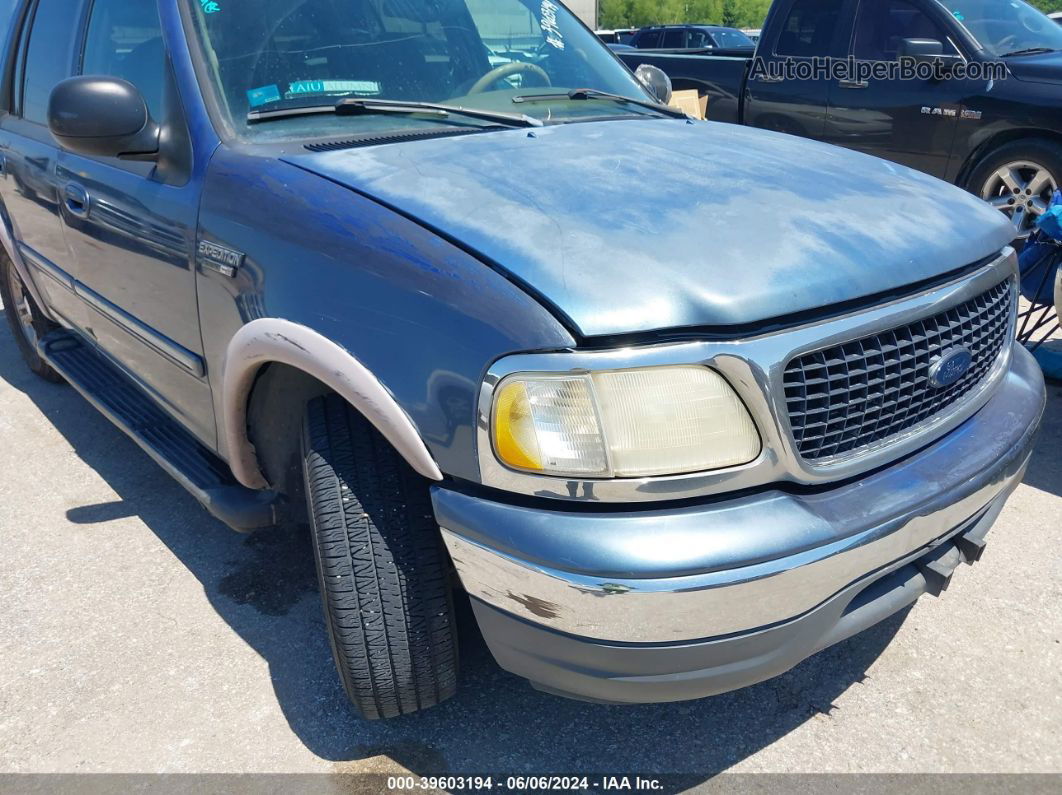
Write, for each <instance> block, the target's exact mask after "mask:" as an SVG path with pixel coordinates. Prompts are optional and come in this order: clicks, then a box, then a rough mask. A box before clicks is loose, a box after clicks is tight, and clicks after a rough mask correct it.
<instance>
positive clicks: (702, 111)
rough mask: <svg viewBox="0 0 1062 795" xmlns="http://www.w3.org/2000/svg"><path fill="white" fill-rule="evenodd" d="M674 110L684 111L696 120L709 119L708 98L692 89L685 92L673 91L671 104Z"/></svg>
mask: <svg viewBox="0 0 1062 795" xmlns="http://www.w3.org/2000/svg"><path fill="white" fill-rule="evenodd" d="M668 104H669V105H671V107H673V108H677V109H679V110H681V111H684V112H685V113H687V114H688V115H690V116H692V117H693V118H695V119H707V118H708V96H707V95H705V96H703V97H702V96H701V95H700V94H699V93H698V91H697V90H696V89H693V88H690V89H685V90H683V91H673V92H672V93H671V102H669V103H668Z"/></svg>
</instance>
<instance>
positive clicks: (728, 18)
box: [598, 0, 1062, 30]
mask: <svg viewBox="0 0 1062 795" xmlns="http://www.w3.org/2000/svg"><path fill="white" fill-rule="evenodd" d="M598 2H599V6H598V8H599V13H598V26H599V27H601V28H604V29H607V30H612V29H615V28H640V27H644V26H645V25H669V24H674V23H678V22H701V23H706V24H709V23H710V24H713V25H726V26H727V27H731V28H758V27H761V26H762V25H763V20H764V19H765V18H766V16H767V9H768V8H770V7H771V0H598ZM1029 2H1030V3H1031V4H1032V5H1034V6H1036V7H1037V8H1039V9H1040V10H1042V11H1045V12H1047V13H1051V12H1054V11H1062V0H1029Z"/></svg>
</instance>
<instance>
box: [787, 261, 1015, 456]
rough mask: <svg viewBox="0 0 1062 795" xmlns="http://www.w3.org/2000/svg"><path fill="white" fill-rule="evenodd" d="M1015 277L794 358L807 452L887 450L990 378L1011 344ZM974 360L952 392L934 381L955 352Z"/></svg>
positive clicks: (796, 406) (793, 383)
mask: <svg viewBox="0 0 1062 795" xmlns="http://www.w3.org/2000/svg"><path fill="white" fill-rule="evenodd" d="M1013 301H1014V297H1013V289H1012V282H1011V280H1010V279H1008V280H1006V281H1004V282H1001V283H1000V284H998V285H996V286H995V287H993V288H992V289H990V290H988V291H986V292H984V293H982V294H981V295H979V296H977V297H976V298H973V299H971V300H969V301H967V302H966V303H964V304H960V305H959V306H956V307H954V308H952V309H949V310H947V311H946V312H941V313H940V314H939V315H934V316H933V317H928V318H925V319H923V320H919V321H916V322H914V323H911V324H910V325H907V326H901V327H899V328H894V329H891V330H889V331H885V332H882V333H880V334H874V335H872V336H869V337H863V338H862V339H858V340H852V341H851V342H846V343H845V344H843V345H837V346H835V347H832V348H827V349H825V350H821V351H816V352H814V353H808V354H805V355H803V356H800V357H798V358H796V359H793V360H792V361H791V362H789V364H788V365H786V368H785V378H784V385H785V398H786V404H787V409H788V411H789V423H790V426H791V427H792V430H793V438H794V440H795V442H796V446H797V449H798V450H799V451H800V454H801V455H802V456H803V457H804V458H805V459H807V460H811V461H819V462H821V461H823V460H824V459H829V458H833V457H836V456H847V455H853V454H858V453H859V452H860V451H862V450H864V449H866V448H870V447H878V446H881V445H882V444H888V442H889V440H890V439H892V437H894V436H896V435H897V434H900V433H902V432H903V431H906V430H908V429H909V428H913V427H914V426H916V425H918V424H919V423H921V422H924V421H925V420H928V419H930V418H932V417H934V416H935V415H937V414H940V413H941V412H945V411H947V410H948V409H949V408H950V407H952V406H954V405H955V404H956V403H958V402H959V401H960V400H961V399H962V398H963V397H964V396H965V395H967V394H969V393H970V392H971V391H972V390H973V389H974V388H975V387H977V385H978V384H980V383H981V381H982V379H984V378H985V376H986V375H987V374H988V372H989V370H990V369H991V367H992V365H993V364H994V363H995V361H996V358H997V357H998V356H999V354H1000V352H1001V351H1002V350H1003V346H1004V345H1005V344H1006V342H1007V338H1008V330H1009V327H1010V315H1011V306H1012V303H1013ZM955 346H962V347H964V348H966V349H967V350H968V351H970V353H971V354H972V355H973V363H972V364H971V366H970V369H969V370H968V371H967V372H966V373H965V375H963V377H962V378H960V379H959V380H958V381H956V382H955V383H954V384H951V385H950V386H946V387H942V388H935V387H934V386H932V385H931V384H930V383H929V368H930V366H931V365H932V364H933V362H934V361H936V360H937V359H938V358H940V355H941V353H943V352H944V351H947V350H948V349H949V348H952V347H955Z"/></svg>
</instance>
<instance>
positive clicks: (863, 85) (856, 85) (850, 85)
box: [837, 80, 870, 88]
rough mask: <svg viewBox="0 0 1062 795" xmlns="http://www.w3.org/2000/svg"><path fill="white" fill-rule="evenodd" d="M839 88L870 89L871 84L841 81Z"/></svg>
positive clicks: (862, 81)
mask: <svg viewBox="0 0 1062 795" xmlns="http://www.w3.org/2000/svg"><path fill="white" fill-rule="evenodd" d="M837 86H838V87H839V88H870V83H868V82H867V81H866V80H839V81H837Z"/></svg>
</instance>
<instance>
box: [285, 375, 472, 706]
mask: <svg viewBox="0 0 1062 795" xmlns="http://www.w3.org/2000/svg"><path fill="white" fill-rule="evenodd" d="M302 453H303V472H304V475H305V479H306V502H307V506H308V509H309V516H310V525H311V529H312V532H313V542H314V557H315V558H316V560H317V574H318V580H319V583H320V587H321V599H322V601H323V603H324V613H325V625H326V626H327V628H328V636H329V639H330V640H331V643H332V655H333V657H334V658H335V663H336V668H337V669H338V670H339V678H340V680H341V681H342V683H343V688H344V689H345V690H346V692H347V696H349V697H350V700H351V701H352V702H353V703H354V706H355V708H357V710H358V712H359V713H361V715H362V716H363V717H365V718H370V719H375V718H391V717H395V716H397V715H405V714H408V713H410V712H416V711H417V710H420V709H425V708H427V707H431V706H434V705H435V704H438V703H440V702H441V701H444V700H445V699H447V698H449V697H450V696H452V695H453V694H454V692H455V690H456V688H457V636H456V624H455V620H454V611H453V602H452V599H451V592H450V580H449V576H450V566H449V558H448V557H447V554H446V551H445V549H444V547H443V544H442V537H441V535H440V533H439V527H438V525H437V524H436V523H435V517H434V514H433V511H432V506H431V498H430V494H429V492H428V486H427V483H426V482H425V481H424V480H423V479H422V478H421V477H420V476H419V475H417V474H416V473H415V472H414V471H413V470H412V469H411V468H410V467H409V466H408V465H407V464H406V462H405V461H404V460H403V459H402V458H401V457H400V456H399V455H398V453H396V452H395V451H394V449H393V448H392V447H391V446H390V445H389V444H388V443H387V441H386V440H385V439H384V438H383V437H382V436H381V435H380V433H379V432H378V431H377V430H376V429H375V428H373V427H372V425H371V424H370V423H369V422H368V421H367V420H366V419H365V418H364V417H362V416H361V415H360V414H359V413H358V412H356V411H355V410H354V409H352V408H351V407H350V406H349V405H348V404H347V403H346V401H344V400H343V399H342V398H340V397H339V396H337V395H330V396H326V397H322V398H315V399H314V400H313V401H312V402H311V403H310V404H309V406H308V407H307V410H306V417H305V420H304V422H303V437H302Z"/></svg>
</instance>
